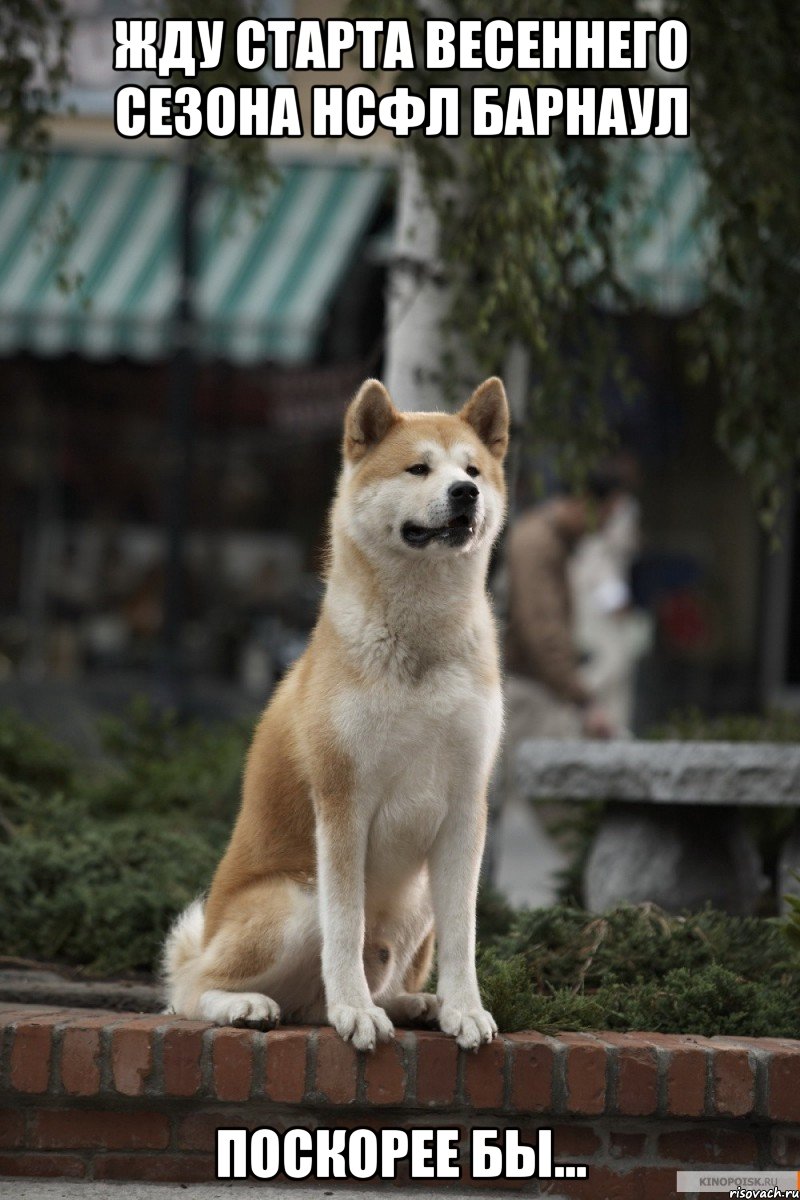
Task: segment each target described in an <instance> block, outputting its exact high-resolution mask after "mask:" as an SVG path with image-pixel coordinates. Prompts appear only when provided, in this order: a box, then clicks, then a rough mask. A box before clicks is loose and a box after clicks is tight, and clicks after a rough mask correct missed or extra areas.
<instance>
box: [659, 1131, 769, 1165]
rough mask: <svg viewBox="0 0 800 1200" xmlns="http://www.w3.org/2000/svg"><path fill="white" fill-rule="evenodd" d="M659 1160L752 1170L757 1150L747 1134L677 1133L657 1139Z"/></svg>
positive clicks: (751, 1137) (716, 1132) (752, 1138)
mask: <svg viewBox="0 0 800 1200" xmlns="http://www.w3.org/2000/svg"><path fill="white" fill-rule="evenodd" d="M658 1156H659V1158H663V1159H667V1160H668V1161H669V1160H673V1161H675V1162H682V1163H696V1164H697V1165H698V1166H712V1165H719V1166H723V1167H733V1166H755V1165H756V1164H757V1163H758V1146H757V1144H756V1139H755V1136H754V1135H753V1134H752V1133H749V1132H747V1131H746V1130H741V1131H734V1130H728V1129H714V1128H707V1129H678V1130H675V1131H673V1132H671V1133H662V1134H661V1135H660V1137H659V1139H658Z"/></svg>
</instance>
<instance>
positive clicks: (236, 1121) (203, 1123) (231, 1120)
mask: <svg viewBox="0 0 800 1200" xmlns="http://www.w3.org/2000/svg"><path fill="white" fill-rule="evenodd" d="M251 1124H252V1125H253V1126H256V1125H258V1124H261V1122H259V1121H253V1122H251ZM269 1124H270V1125H271V1126H272V1127H273V1128H277V1124H276V1122H275V1121H273V1120H272V1119H270V1121H269ZM246 1128H248V1124H247V1121H246V1120H244V1119H240V1118H238V1117H233V1116H229V1115H228V1114H227V1113H224V1112H208V1111H205V1112H193V1113H188V1114H187V1116H185V1117H182V1118H181V1119H180V1121H179V1122H178V1128H177V1143H178V1149H179V1150H203V1151H205V1152H206V1153H207V1154H213V1153H214V1151H215V1150H216V1147H217V1130H218V1129H246Z"/></svg>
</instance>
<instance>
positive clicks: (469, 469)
mask: <svg viewBox="0 0 800 1200" xmlns="http://www.w3.org/2000/svg"><path fill="white" fill-rule="evenodd" d="M466 472H467V474H468V475H469V476H470V478H472V479H475V477H476V476H477V475H480V471H479V470H478V468H477V467H473V466H469V467H467V468H466Z"/></svg>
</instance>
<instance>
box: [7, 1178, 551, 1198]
mask: <svg viewBox="0 0 800 1200" xmlns="http://www.w3.org/2000/svg"><path fill="white" fill-rule="evenodd" d="M254 1185H257V1186H258V1191H259V1193H260V1194H261V1195H266V1196H269V1197H271V1198H272V1200H277V1197H282V1196H286V1197H287V1200H323V1198H326V1197H335V1200H382V1198H384V1197H385V1196H386V1191H387V1185H386V1184H385V1183H384V1184H383V1186H382V1187H378V1188H364V1187H359V1188H358V1189H357V1190H355V1189H353V1188H350V1187H348V1185H347V1184H346V1183H339V1184H337V1183H336V1182H331V1181H328V1180H325V1181H324V1182H323V1183H318V1184H316V1185H315V1186H313V1187H303V1186H299V1185H297V1184H293V1185H292V1186H291V1187H287V1186H286V1185H284V1184H278V1185H274V1184H270V1183H266V1182H264V1181H262V1180H254V1181H252V1182H251V1183H249V1184H248V1183H238V1184H235V1183H209V1184H205V1183H192V1184H189V1185H184V1186H181V1184H179V1183H85V1182H84V1181H83V1180H64V1179H0V1196H2V1197H3V1200H186V1198H187V1196H197V1197H199V1200H231V1197H232V1196H234V1195H236V1194H237V1193H239V1194H241V1189H242V1188H246V1189H248V1190H250V1189H252V1188H253V1186H254ZM392 1192H393V1193H397V1194H398V1195H399V1194H401V1189H399V1188H394V1187H392ZM402 1192H404V1193H405V1194H407V1195H409V1196H415V1195H416V1196H422V1195H424V1194H425V1189H424V1187H423V1188H422V1189H421V1190H416V1189H415V1190H414V1191H412V1190H410V1189H402ZM427 1194H428V1195H429V1194H430V1192H428V1193H427ZM443 1195H444V1196H446V1198H447V1200H481V1197H486V1198H487V1200H488V1198H489V1197H492V1196H497V1192H496V1191H495V1192H485V1191H480V1192H479V1191H477V1190H476V1189H475V1188H473V1189H472V1190H471V1191H470V1192H451V1191H447V1192H444V1193H443ZM550 1200H559V1198H558V1196H551V1198H550Z"/></svg>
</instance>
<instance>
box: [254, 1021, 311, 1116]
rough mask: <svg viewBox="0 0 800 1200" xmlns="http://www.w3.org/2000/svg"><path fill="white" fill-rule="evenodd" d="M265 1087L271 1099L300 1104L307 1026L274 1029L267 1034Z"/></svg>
mask: <svg viewBox="0 0 800 1200" xmlns="http://www.w3.org/2000/svg"><path fill="white" fill-rule="evenodd" d="M266 1043H267V1068H266V1076H265V1081H264V1088H265V1091H266V1094H267V1096H268V1097H269V1099H270V1100H275V1101H279V1102H280V1103H283V1104H299V1103H300V1101H301V1100H302V1099H303V1096H304V1095H305V1092H306V1048H307V1045H308V1030H306V1029H274V1030H272V1032H270V1033H268V1034H267V1037H266Z"/></svg>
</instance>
